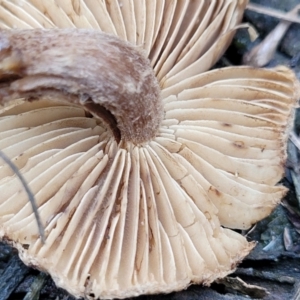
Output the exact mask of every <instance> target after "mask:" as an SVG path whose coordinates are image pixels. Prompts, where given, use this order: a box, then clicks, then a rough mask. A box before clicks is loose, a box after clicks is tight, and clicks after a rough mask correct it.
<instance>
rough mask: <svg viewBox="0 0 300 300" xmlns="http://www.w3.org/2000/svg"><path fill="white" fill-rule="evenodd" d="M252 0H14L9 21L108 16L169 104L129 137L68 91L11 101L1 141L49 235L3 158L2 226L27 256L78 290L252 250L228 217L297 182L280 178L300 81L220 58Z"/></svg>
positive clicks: (82, 24) (121, 290)
mask: <svg viewBox="0 0 300 300" xmlns="http://www.w3.org/2000/svg"><path fill="white" fill-rule="evenodd" d="M246 2H247V1H244V0H237V1H236V0H225V1H223V0H220V1H206V0H199V1H188V0H186V1H171V0H169V1H167V0H166V1H163V0H157V1H154V0H135V1H134V0H127V1H126V0H123V1H117V0H112V1H101V0H77V1H70V0H47V1H39V0H27V1H26V0H6V1H5V0H3V1H1V4H0V25H1V27H2V28H54V27H59V28H67V27H68V28H72V27H77V28H94V29H96V30H101V31H104V32H107V33H111V34H114V35H117V36H118V37H120V38H121V39H124V40H127V41H129V42H131V43H133V44H134V45H137V47H139V48H142V49H144V52H145V54H146V55H147V56H148V57H149V59H150V61H151V66H152V67H153V69H154V72H155V74H156V76H157V78H158V81H159V83H160V87H161V97H162V101H163V107H164V120H163V122H162V124H161V126H160V129H159V132H158V133H157V135H156V137H155V138H154V139H153V140H150V141H148V142H147V143H144V144H143V145H134V144H133V143H130V142H126V143H124V142H121V143H119V144H117V143H116V141H115V139H114V137H113V136H112V135H111V133H110V131H109V130H107V129H106V128H105V127H104V126H102V123H101V122H100V121H99V120H97V119H95V118H93V117H91V116H90V115H89V114H87V113H86V112H85V111H84V109H83V108H80V107H77V106H71V105H66V104H64V103H61V102H59V101H46V100H41V101H35V102H26V101H25V100H23V99H19V100H16V101H13V102H11V103H9V104H8V105H6V106H5V107H2V109H1V111H0V113H1V114H0V149H1V150H2V151H3V152H4V153H5V154H6V155H7V156H8V157H9V158H10V159H11V160H12V162H13V163H15V165H16V166H17V167H18V168H19V169H20V171H21V173H22V174H23V176H24V177H25V179H26V181H27V183H28V185H29V186H30V188H31V189H32V191H33V193H34V195H35V198H36V201H37V204H38V211H39V214H40V216H41V219H42V222H43V225H44V228H45V235H46V243H45V244H42V243H41V240H40V238H39V232H38V228H37V226H36V220H35V217H34V214H33V212H32V209H31V205H30V203H29V202H28V196H27V194H26V192H25V191H24V189H23V186H22V184H21V183H20V181H19V179H18V178H17V177H16V175H15V174H14V173H13V172H12V171H11V170H10V168H9V166H8V165H6V164H5V163H4V162H2V161H1V167H0V234H1V236H2V237H3V238H5V239H7V240H9V241H12V242H13V244H14V245H15V246H16V247H17V248H18V249H19V251H20V256H21V258H22V259H23V260H24V262H25V263H27V264H29V265H31V266H35V267H37V268H39V269H42V270H45V271H47V272H48V273H50V274H51V276H52V277H53V279H54V280H55V282H56V284H57V285H59V286H61V287H63V288H65V289H67V290H68V291H69V292H70V293H72V294H73V295H75V296H78V297H79V296H81V297H91V298H98V297H102V298H126V297H130V296H137V295H140V294H145V293H159V292H164V293H166V292H170V291H174V290H180V289H183V288H185V287H187V286H188V285H189V284H190V283H204V284H209V283H211V282H212V281H213V280H215V279H216V278H220V277H223V276H225V275H226V274H228V273H230V272H232V270H233V269H234V267H235V266H236V264H237V263H238V262H239V261H240V260H241V259H242V258H243V257H244V256H245V255H247V254H248V253H249V251H250V250H251V249H252V248H253V246H254V245H253V243H249V242H247V240H246V239H245V237H243V236H242V235H240V234H238V233H236V232H235V231H233V230H231V229H228V228H238V229H247V228H249V227H250V226H251V225H253V224H254V223H255V222H257V221H258V220H261V219H262V218H264V217H265V216H267V215H268V214H269V213H270V212H271V211H272V210H273V209H274V207H275V206H276V204H278V202H279V201H280V199H281V198H282V196H283V195H284V193H285V192H286V190H285V188H284V187H283V186H280V185H277V183H278V181H279V180H280V179H281V178H282V175H283V171H284V168H283V165H284V162H285V156H286V155H285V144H286V140H287V132H288V129H289V127H290V123H291V122H292V116H293V107H294V104H295V101H296V98H297V95H298V94H297V93H298V88H297V83H296V79H295V78H294V75H293V74H292V73H291V72H290V71H289V70H288V69H285V68H281V69H277V70H266V69H252V68H248V67H239V68H236V67H229V68H225V69H216V70H212V71H207V70H208V69H209V68H211V66H212V65H213V64H214V63H215V62H216V60H217V59H218V58H219V57H220V56H221V55H222V53H223V52H224V51H225V50H226V47H227V45H228V44H229V43H230V40H231V38H232V36H233V33H234V28H235V27H236V26H237V24H238V23H239V21H240V19H241V17H242V14H243V10H244V8H245V6H246ZM0 34H1V32H0ZM49 63H51V62H49ZM83 67H84V66H83ZM0 89H1V88H0ZM225 227H226V228H225Z"/></svg>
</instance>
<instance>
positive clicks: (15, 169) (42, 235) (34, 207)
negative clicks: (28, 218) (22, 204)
mask: <svg viewBox="0 0 300 300" xmlns="http://www.w3.org/2000/svg"><path fill="white" fill-rule="evenodd" d="M0 157H1V158H2V159H3V161H5V162H6V163H7V164H8V165H9V167H10V168H11V169H12V171H13V172H14V173H15V174H16V175H17V176H18V178H19V179H20V181H21V182H22V184H23V186H24V189H25V191H26V193H27V195H28V199H29V201H30V203H31V206H32V210H33V213H34V216H35V219H36V222H37V226H38V229H39V233H40V238H41V242H42V243H43V244H44V243H45V231H44V227H43V224H42V222H41V218H40V215H39V212H38V209H37V205H36V201H35V198H34V195H33V193H32V191H31V189H30V188H29V186H28V184H27V182H26V180H25V178H24V177H23V175H22V174H21V173H20V171H19V169H18V167H17V166H16V165H15V164H14V163H13V162H12V161H11V160H10V159H9V158H8V157H7V156H6V155H5V154H4V153H3V152H2V151H1V150H0Z"/></svg>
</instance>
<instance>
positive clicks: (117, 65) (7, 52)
mask: <svg viewBox="0 0 300 300" xmlns="http://www.w3.org/2000/svg"><path fill="white" fill-rule="evenodd" d="M22 97H24V98H26V99H27V100H30V101H31V100H37V99H41V98H48V99H49V98H50V99H57V98H58V97H59V98H63V99H64V100H66V101H68V102H71V103H72V104H76V105H81V106H83V107H84V108H85V109H86V110H87V111H89V112H90V113H91V114H92V115H93V116H95V117H96V118H97V117H99V118H101V119H102V120H103V121H104V122H105V123H106V124H107V125H108V127H109V128H110V129H111V130H112V133H113V135H114V137H115V139H116V140H117V141H118V142H119V141H120V140H123V141H131V142H133V143H135V144H141V143H144V142H146V141H149V140H151V139H152V138H153V137H154V136H155V134H156V132H157V129H158V127H159V125H160V122H161V120H162V117H163V115H162V114H163V113H162V112H163V110H162V103H161V99H160V89H159V85H158V82H157V80H156V77H155V75H154V72H153V69H152V68H151V66H150V62H149V60H148V59H147V58H146V56H145V55H144V54H143V53H142V52H141V50H139V49H137V48H135V47H133V46H131V45H130V44H129V43H127V42H125V41H122V40H120V39H119V38H117V37H114V36H112V35H108V34H104V33H100V32H98V31H95V30H78V29H64V30H61V29H60V30H56V29H54V30H41V29H32V30H1V31H0V104H5V103H6V102H8V101H10V100H12V99H17V98H22Z"/></svg>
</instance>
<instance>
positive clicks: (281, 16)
mask: <svg viewBox="0 0 300 300" xmlns="http://www.w3.org/2000/svg"><path fill="white" fill-rule="evenodd" d="M247 9H248V10H251V11H255V12H257V13H259V14H264V15H268V16H271V17H274V18H278V19H281V20H285V21H289V22H294V23H298V24H300V19H299V18H297V17H296V16H288V15H287V14H286V13H285V12H282V11H280V10H276V9H272V8H266V7H264V6H261V5H257V4H254V3H249V4H248V5H247Z"/></svg>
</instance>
